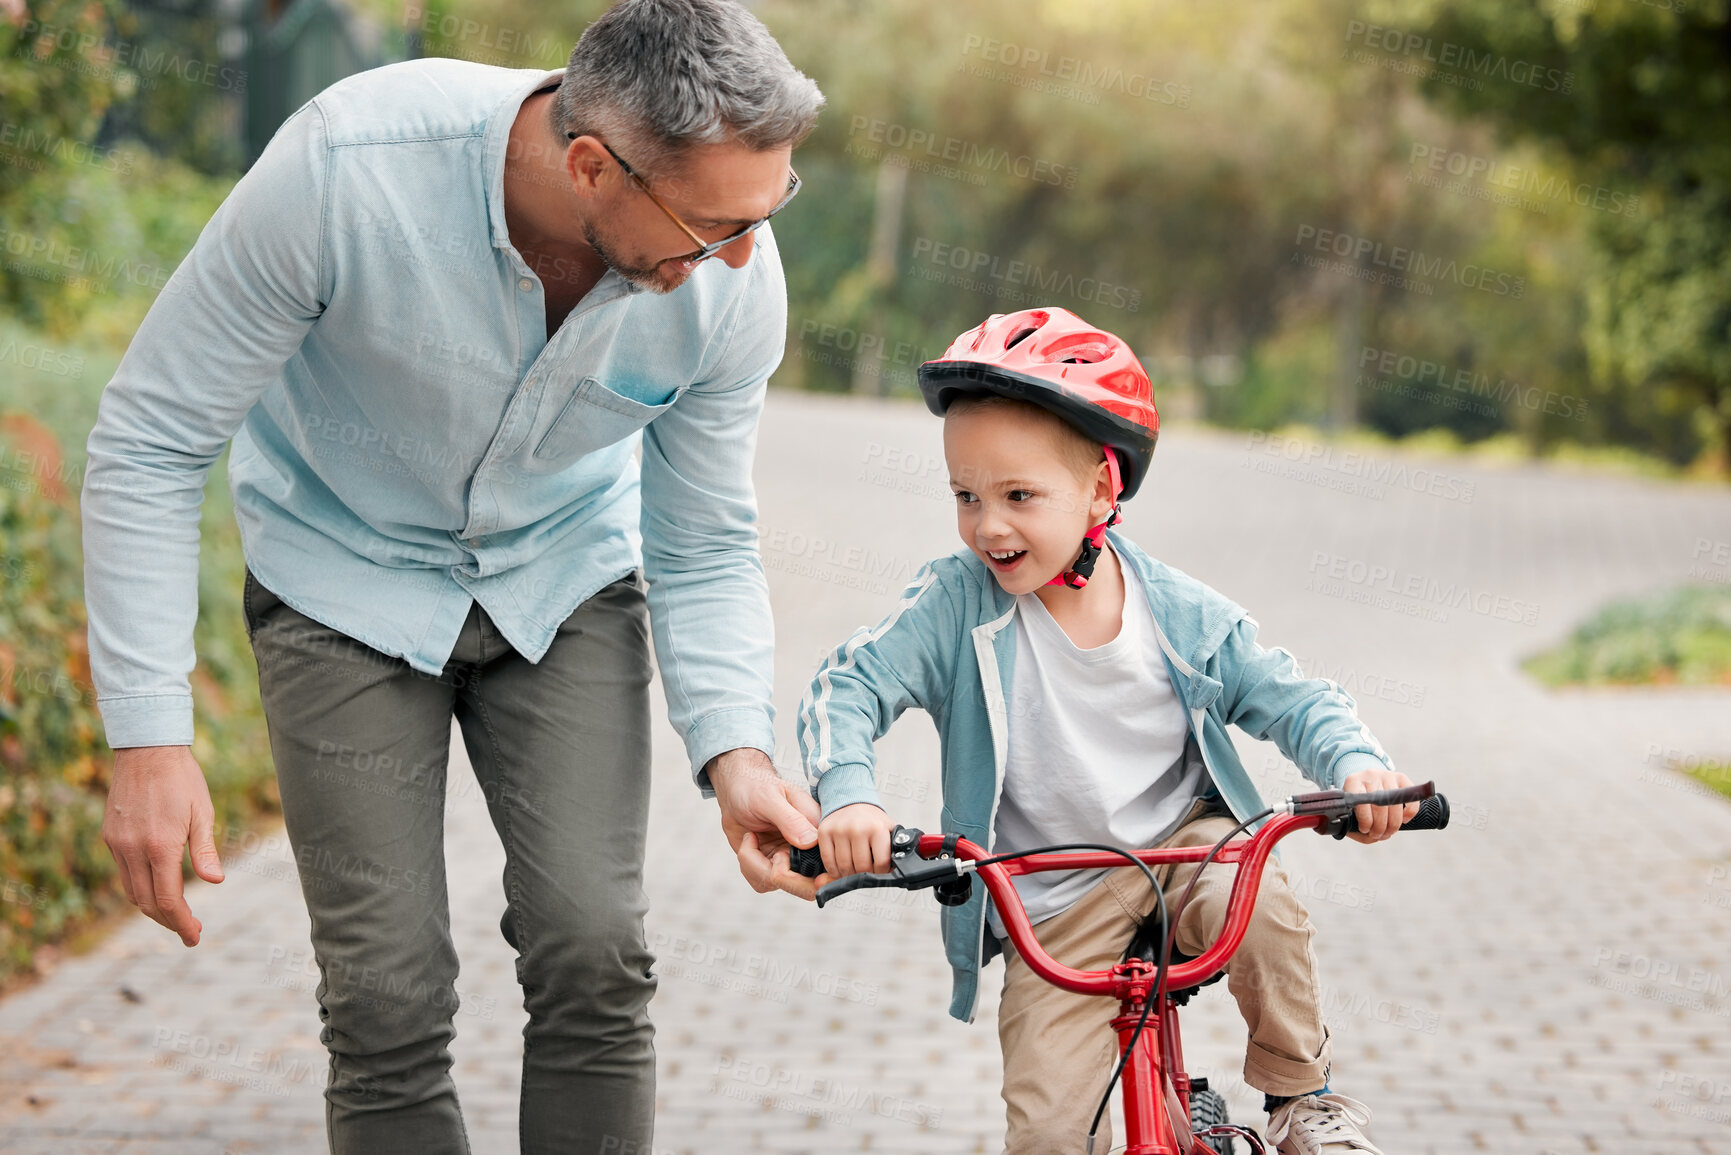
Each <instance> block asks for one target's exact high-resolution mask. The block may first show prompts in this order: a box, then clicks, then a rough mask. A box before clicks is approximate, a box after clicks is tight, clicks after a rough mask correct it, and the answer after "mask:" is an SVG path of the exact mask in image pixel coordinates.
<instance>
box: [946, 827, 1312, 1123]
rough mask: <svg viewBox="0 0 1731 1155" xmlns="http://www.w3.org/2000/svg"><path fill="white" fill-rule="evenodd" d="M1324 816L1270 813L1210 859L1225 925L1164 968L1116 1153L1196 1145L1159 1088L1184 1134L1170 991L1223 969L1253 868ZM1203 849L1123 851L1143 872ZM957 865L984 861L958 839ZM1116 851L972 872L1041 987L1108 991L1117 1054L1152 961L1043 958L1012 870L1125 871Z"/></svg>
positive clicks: (1183, 1089) (1128, 1073)
mask: <svg viewBox="0 0 1731 1155" xmlns="http://www.w3.org/2000/svg"><path fill="white" fill-rule="evenodd" d="M1328 821H1329V819H1328V817H1327V816H1325V815H1318V814H1297V815H1279V816H1276V817H1274V818H1271V819H1270V820H1269V821H1268V822H1267V823H1266V824H1265V825H1264V826H1263V827H1262V829H1260V830H1258V831H1257V832H1256V833H1255V834H1253V835H1251V836H1250V837H1248V838H1240V839H1235V840H1233V841H1232V842H1229V843H1227V844H1226V845H1225V846H1224V847H1223V848H1221V850H1220V852H1219V853H1218V854H1216V855H1215V856H1214V858H1213V861H1214V862H1225V863H1237V864H1238V873H1237V877H1236V878H1235V879H1234V880H1233V883H1232V893H1231V896H1230V898H1229V899H1228V900H1227V906H1226V922H1225V925H1224V926H1223V927H1222V929H1221V932H1220V937H1219V938H1218V939H1216V940H1215V942H1214V944H1213V945H1212V946H1210V947H1209V948H1208V949H1207V950H1206V951H1204V952H1203V953H1202V954H1201V956H1199V957H1198V958H1195V959H1192V960H1190V961H1188V962H1182V963H1179V964H1177V965H1175V966H1168V967H1167V968H1166V988H1165V989H1166V992H1167V993H1166V996H1165V997H1164V998H1162V999H1161V1003H1160V1006H1158V1007H1156V1008H1153V1009H1152V1010H1151V1011H1150V1012H1149V1014H1148V1020H1147V1023H1146V1024H1145V1025H1144V1026H1143V1027H1142V1031H1141V1033H1140V1035H1138V1036H1137V1038H1136V1044H1135V1046H1134V1048H1132V1049H1131V1051H1130V1054H1129V1056H1128V1058H1126V1059H1125V1061H1124V1072H1123V1076H1122V1078H1123V1088H1122V1091H1121V1093H1122V1095H1123V1103H1124V1130H1125V1132H1126V1137H1125V1138H1126V1143H1127V1146H1126V1148H1125V1155H1196V1153H1197V1152H1198V1151H1200V1150H1201V1148H1200V1147H1199V1146H1192V1147H1190V1148H1184V1147H1180V1146H1179V1142H1180V1140H1179V1137H1178V1135H1179V1133H1178V1131H1177V1129H1176V1128H1175V1126H1174V1124H1173V1120H1172V1114H1171V1110H1170V1107H1169V1105H1168V1104H1169V1101H1168V1099H1167V1097H1166V1094H1165V1091H1164V1082H1165V1080H1166V1078H1167V1077H1168V1076H1169V1077H1170V1079H1171V1082H1172V1087H1173V1090H1174V1091H1175V1092H1176V1093H1177V1098H1178V1109H1179V1110H1181V1111H1183V1112H1184V1126H1185V1131H1186V1132H1188V1129H1189V1113H1190V1077H1189V1076H1188V1075H1187V1074H1185V1072H1184V1050H1183V1046H1182V1044H1181V1042H1180V1040H1179V1036H1178V1008H1177V1005H1176V1004H1175V1003H1174V1002H1173V1001H1172V992H1175V991H1182V990H1184V989H1185V988H1187V987H1193V986H1196V985H1197V984H1199V983H1201V982H1203V981H1204V980H1206V979H1209V978H1212V977H1213V976H1214V975H1216V974H1218V973H1219V972H1220V971H1221V970H1222V969H1223V968H1224V967H1225V966H1226V963H1227V961H1228V960H1229V959H1231V958H1232V955H1233V954H1234V952H1236V951H1237V950H1238V947H1239V944H1240V943H1242V942H1243V941H1244V933H1245V931H1246V930H1247V929H1248V928H1249V926H1250V915H1251V912H1252V911H1253V910H1255V908H1256V895H1257V891H1258V890H1259V888H1260V886H1261V882H1262V869H1263V867H1264V865H1266V864H1267V862H1268V856H1269V854H1270V853H1271V852H1272V851H1273V850H1274V844H1275V843H1276V842H1278V841H1280V839H1282V838H1284V837H1286V836H1287V835H1288V834H1290V833H1292V832H1293V831H1295V830H1317V829H1320V828H1322V827H1324V826H1326V825H1327V824H1328ZM944 841H945V839H944V836H943V835H941V834H923V835H921V836H920V840H919V849H918V854H919V855H920V857H922V858H934V857H936V856H938V855H939V854H940V853H941V852H942V851H943V849H944ZM1210 849H1211V847H1208V846H1186V847H1173V848H1167V849H1155V850H1134V851H1129V852H1128V853H1131V854H1134V855H1135V856H1136V857H1137V858H1139V859H1141V860H1142V861H1143V862H1145V863H1147V864H1149V865H1150V866H1162V865H1166V864H1169V863H1179V862H1201V861H1202V860H1203V859H1204V858H1206V857H1207V856H1208V852H1209V850H1210ZM953 853H954V854H955V857H956V858H958V859H964V860H966V859H973V860H982V859H986V858H989V857H991V856H990V855H989V854H988V853H987V852H986V851H985V850H984V849H982V848H981V847H980V846H979V845H978V844H976V843H973V842H969V841H968V840H967V839H959V840H957V841H956V843H955V849H954V852H953ZM1124 865H1126V861H1125V859H1124V857H1123V856H1122V855H1117V854H1108V853H1105V852H1103V851H1081V852H1065V853H1054V854H1031V855H1028V856H1026V857H1023V858H1013V859H1010V860H1009V861H1007V862H993V863H987V864H986V865H984V866H981V867H979V868H978V869H977V871H976V873H978V874H979V876H980V878H981V879H982V880H983V881H984V882H985V884H986V889H987V891H988V892H989V893H990V894H991V896H992V901H993V902H994V903H996V904H997V908H998V914H999V917H1001V918H1002V919H1003V920H1004V929H1005V930H1006V931H1007V932H1008V933H1009V936H1010V941H1011V942H1013V943H1015V944H1016V949H1017V950H1018V951H1019V952H1021V955H1022V958H1023V960H1024V961H1025V962H1026V963H1027V964H1028V968H1029V969H1030V970H1032V971H1033V972H1034V973H1035V974H1037V975H1039V976H1040V977H1041V978H1043V979H1045V980H1046V981H1047V982H1049V983H1051V984H1053V985H1054V986H1057V987H1061V988H1063V989H1064V990H1067V991H1073V992H1075V993H1076V994H1079V995H1111V996H1113V997H1114V998H1116V999H1117V1000H1118V1014H1117V1015H1116V1016H1115V1017H1114V1018H1113V1019H1112V1029H1113V1030H1115V1031H1116V1032H1117V1033H1118V1047H1119V1051H1120V1053H1122V1052H1123V1049H1124V1048H1125V1047H1127V1046H1129V1045H1130V1038H1131V1036H1132V1035H1134V1034H1136V1025H1137V1023H1138V1022H1140V1021H1141V1019H1142V1013H1143V1007H1144V1006H1146V1005H1147V1002H1148V999H1149V998H1150V997H1151V996H1152V995H1153V992H1154V981H1155V977H1156V976H1155V964H1154V963H1152V962H1149V961H1147V960H1146V959H1138V958H1133V959H1129V960H1127V961H1124V962H1121V963H1118V964H1117V965H1115V966H1113V967H1112V968H1111V969H1110V970H1103V971H1080V970H1076V969H1075V968H1074V967H1068V966H1065V965H1064V964H1063V963H1061V962H1059V961H1058V960H1056V959H1054V958H1053V957H1052V956H1051V955H1049V954H1047V953H1046V951H1045V948H1044V947H1042V946H1041V945H1040V942H1039V940H1038V939H1037V938H1035V937H1034V928H1033V925H1032V924H1031V923H1029V921H1028V914H1027V911H1026V910H1025V909H1024V908H1023V906H1022V899H1021V895H1020V894H1018V893H1017V891H1016V887H1015V883H1014V882H1013V879H1014V878H1015V876H1016V875H1018V874H1034V873H1038V872H1041V871H1047V870H1088V869H1095V868H1100V867H1107V868H1110V867H1116V866H1124Z"/></svg>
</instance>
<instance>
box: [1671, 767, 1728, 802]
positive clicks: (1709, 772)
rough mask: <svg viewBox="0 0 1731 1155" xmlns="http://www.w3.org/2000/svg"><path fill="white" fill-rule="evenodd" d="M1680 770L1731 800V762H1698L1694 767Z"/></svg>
mask: <svg viewBox="0 0 1731 1155" xmlns="http://www.w3.org/2000/svg"><path fill="white" fill-rule="evenodd" d="M1678 769H1680V770H1681V771H1682V772H1683V773H1685V774H1687V775H1689V777H1691V778H1694V779H1697V780H1699V781H1701V782H1705V783H1706V784H1707V785H1708V786H1710V787H1711V788H1712V789H1714V790H1717V791H1718V792H1719V793H1721V794H1723V795H1724V796H1725V797H1727V798H1731V762H1698V763H1696V764H1695V765H1693V766H1681V767H1678Z"/></svg>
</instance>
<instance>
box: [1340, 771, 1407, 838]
mask: <svg viewBox="0 0 1731 1155" xmlns="http://www.w3.org/2000/svg"><path fill="white" fill-rule="evenodd" d="M1411 785H1412V779H1411V778H1408V777H1407V776H1406V775H1405V774H1400V773H1397V772H1396V771H1393V770H1360V771H1359V772H1358V773H1357V774H1348V775H1347V776H1346V781H1345V782H1342V783H1341V784H1340V788H1341V789H1342V790H1344V791H1346V792H1347V793H1348V794H1362V793H1364V792H1365V791H1367V790H1398V789H1400V788H1401V787H1402V786H1411ZM1352 812H1353V814H1354V815H1355V816H1356V817H1357V818H1358V825H1359V827H1360V828H1361V829H1362V830H1364V833H1363V834H1358V833H1352V834H1348V835H1347V837H1348V838H1350V839H1352V840H1353V841H1354V842H1382V841H1383V840H1385V839H1389V838H1393V837H1394V836H1395V832H1396V831H1398V830H1399V829H1400V824H1401V823H1403V822H1411V821H1412V820H1413V819H1414V818H1417V817H1418V803H1417V802H1408V803H1407V804H1406V805H1405V806H1355V807H1353V811H1352Z"/></svg>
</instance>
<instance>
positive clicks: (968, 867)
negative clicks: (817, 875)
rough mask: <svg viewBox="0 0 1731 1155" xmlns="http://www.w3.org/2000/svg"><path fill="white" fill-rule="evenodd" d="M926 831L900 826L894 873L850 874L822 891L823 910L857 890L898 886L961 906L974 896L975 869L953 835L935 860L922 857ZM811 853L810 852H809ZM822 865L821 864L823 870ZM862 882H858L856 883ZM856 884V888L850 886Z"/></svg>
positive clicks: (894, 842) (893, 836)
mask: <svg viewBox="0 0 1731 1155" xmlns="http://www.w3.org/2000/svg"><path fill="white" fill-rule="evenodd" d="M924 834H925V832H924V831H922V830H919V829H918V828H916V827H911V826H897V827H895V828H894V829H893V830H891V831H890V872H889V873H888V874H850V875H848V876H847V877H846V878H838V879H836V880H835V881H834V882H831V883H828V884H826V885H824V886H821V887H819V888H818V892H817V904H818V906H819V907H821V906H823V905H824V903H826V902H828V901H829V900H830V899H832V898H836V897H838V896H840V895H843V894H846V893H848V892H849V891H853V890H863V889H866V888H869V887H875V886H896V887H900V888H901V889H903V890H925V889H926V888H927V887H934V888H936V898H937V900H938V903H939V904H940V905H942V906H960V905H962V904H963V903H964V902H967V901H968V899H969V898H970V897H972V895H973V876H972V873H971V872H972V870H973V866H972V864H971V863H964V862H963V861H962V860H960V859H958V858H957V857H956V856H955V846H956V841H957V839H958V838H959V837H960V836H959V835H956V834H951V835H948V836H947V837H945V839H944V848H943V849H942V850H940V851H939V853H938V856H937V857H936V858H932V859H926V858H921V857H920V853H919V850H920V839H921V838H922V837H924ZM808 853H809V852H808ZM821 866H822V862H821V859H820V861H819V867H820V869H821ZM856 879H857V880H858V881H855V880H856ZM849 883H852V885H848V884H849Z"/></svg>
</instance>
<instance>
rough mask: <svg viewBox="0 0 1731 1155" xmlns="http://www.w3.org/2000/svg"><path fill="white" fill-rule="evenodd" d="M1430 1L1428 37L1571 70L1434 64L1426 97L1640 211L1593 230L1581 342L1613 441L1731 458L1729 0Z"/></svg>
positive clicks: (1602, 220)
mask: <svg viewBox="0 0 1731 1155" xmlns="http://www.w3.org/2000/svg"><path fill="white" fill-rule="evenodd" d="M1427 7H1429V8H1431V9H1432V11H1431V14H1430V19H1429V20H1428V24H1427V26H1426V28H1425V31H1426V33H1427V34H1428V35H1431V36H1433V37H1435V38H1436V39H1437V40H1439V41H1446V42H1449V43H1451V44H1454V45H1458V46H1460V47H1462V48H1464V49H1466V50H1469V51H1472V52H1475V53H1479V54H1482V55H1484V56H1486V57H1487V58H1489V59H1492V60H1505V61H1506V60H1519V61H1530V62H1539V63H1542V64H1543V65H1545V66H1547V67H1550V68H1555V69H1559V70H1562V71H1564V72H1565V73H1567V75H1568V76H1569V77H1570V90H1569V91H1568V92H1566V93H1565V92H1562V91H1558V92H1554V93H1553V92H1543V93H1535V92H1533V91H1532V90H1530V89H1529V90H1526V91H1523V90H1522V89H1521V87H1520V86H1517V85H1507V84H1504V85H1485V86H1483V87H1481V88H1477V89H1475V88H1472V87H1470V86H1461V85H1452V84H1447V83H1442V82H1441V81H1440V80H1438V79H1437V78H1435V77H1433V78H1432V79H1431V80H1430V81H1428V82H1427V91H1428V92H1429V93H1430V95H1432V96H1433V97H1434V98H1435V99H1437V100H1438V101H1440V102H1443V103H1446V104H1448V105H1450V106H1451V107H1453V108H1455V109H1457V110H1459V111H1461V112H1463V113H1465V114H1468V115H1475V116H1485V117H1488V118H1490V119H1491V120H1492V121H1493V122H1495V123H1496V124H1497V125H1498V126H1499V127H1500V128H1501V129H1502V131H1503V132H1504V133H1505V134H1506V135H1507V136H1509V137H1513V138H1523V139H1528V140H1534V141H1538V142H1540V143H1542V144H1544V145H1546V146H1548V147H1551V148H1553V149H1555V150H1556V151H1558V152H1560V153H1561V154H1563V155H1564V156H1566V157H1567V158H1568V159H1569V161H1570V163H1571V167H1572V169H1573V171H1574V172H1575V173H1576V174H1577V175H1578V176H1579V177H1580V178H1581V179H1582V180H1584V181H1586V182H1588V183H1591V184H1597V185H1599V186H1601V187H1604V186H1612V187H1621V188H1623V189H1624V190H1625V191H1628V192H1633V193H1639V194H1640V196H1641V201H1640V207H1641V211H1640V213H1639V215H1634V214H1609V213H1607V214H1599V215H1598V217H1597V219H1596V221H1595V227H1594V229H1593V230H1592V235H1591V245H1592V250H1593V256H1594V260H1593V262H1592V266H1591V278H1590V281H1589V283H1588V285H1587V292H1586V296H1587V299H1588V301H1589V303H1590V309H1589V314H1588V317H1587V318H1586V324H1585V327H1584V333H1583V341H1584V344H1585V347H1586V350H1587V352H1588V354H1589V360H1590V366H1591V369H1592V372H1593V375H1594V377H1595V379H1596V383H1597V385H1598V387H1599V388H1600V389H1601V390H1603V391H1606V392H1615V393H1616V394H1618V397H1617V399H1616V404H1615V406H1614V408H1613V410H1612V411H1613V412H1614V413H1615V414H1616V415H1617V416H1618V417H1619V418H1620V422H1621V424H1622V428H1620V429H1619V430H1617V433H1618V434H1619V439H1620V440H1624V441H1626V442H1628V443H1632V444H1638V445H1642V446H1643V447H1648V448H1653V449H1657V450H1659V451H1661V452H1664V453H1666V454H1667V455H1668V456H1670V457H1672V459H1673V460H1685V459H1687V457H1688V456H1689V455H1691V454H1692V453H1693V452H1695V451H1697V450H1698V449H1700V448H1701V447H1702V446H1706V447H1709V448H1711V449H1714V450H1716V451H1718V452H1719V453H1720V454H1721V455H1722V457H1723V458H1724V459H1725V460H1727V461H1728V462H1731V117H1727V116H1726V109H1727V108H1728V107H1731V3H1728V2H1727V0H1693V2H1690V3H1677V4H1672V3H1670V2H1669V0H1667V2H1665V3H1662V4H1660V3H1642V2H1640V0H1602V2H1601V3H1597V4H1587V5H1569V4H1551V3H1546V2H1542V0H1436V2H1434V3H1431V4H1428V5H1427Z"/></svg>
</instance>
